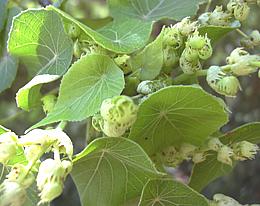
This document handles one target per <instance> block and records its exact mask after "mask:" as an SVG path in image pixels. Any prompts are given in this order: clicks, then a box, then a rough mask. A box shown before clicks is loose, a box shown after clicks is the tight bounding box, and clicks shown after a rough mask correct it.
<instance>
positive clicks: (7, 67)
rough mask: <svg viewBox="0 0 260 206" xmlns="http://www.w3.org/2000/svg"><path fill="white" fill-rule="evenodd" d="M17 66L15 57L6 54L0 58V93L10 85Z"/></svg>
mask: <svg viewBox="0 0 260 206" xmlns="http://www.w3.org/2000/svg"><path fill="white" fill-rule="evenodd" d="M17 68H18V61H17V60H16V58H14V57H12V56H10V55H6V56H4V57H2V58H1V59H0V93H1V92H2V91H4V90H6V89H7V88H10V87H11V85H12V83H13V81H14V79H15V76H16V72H17Z"/></svg>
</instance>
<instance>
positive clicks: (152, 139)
mask: <svg viewBox="0 0 260 206" xmlns="http://www.w3.org/2000/svg"><path fill="white" fill-rule="evenodd" d="M227 120H228V117H227V113H226V111H225V105H224V103H223V102H220V101H219V99H218V98H216V97H214V96H212V95H210V94H208V93H206V92H205V91H204V90H203V89H201V88H200V87H197V86H171V87H167V88H165V89H162V90H160V91H158V92H156V93H154V94H152V95H151V96H149V97H148V98H147V99H146V100H145V101H144V102H143V103H142V104H141V105H140V107H139V111H138V115H137V120H136V122H135V123H134V125H133V127H132V129H131V132H130V139H132V140H134V141H136V142H137V143H139V144H140V145H141V146H142V147H143V148H144V149H145V151H146V152H147V153H148V154H153V153H155V152H157V151H160V150H161V149H163V148H165V147H167V146H169V145H175V146H179V145H180V144H181V143H182V142H187V143H191V144H194V145H201V144H203V143H204V141H205V140H206V139H207V137H208V136H209V135H210V134H212V133H213V132H215V131H216V130H218V129H219V128H220V127H221V126H222V125H224V124H225V123H226V122H227Z"/></svg>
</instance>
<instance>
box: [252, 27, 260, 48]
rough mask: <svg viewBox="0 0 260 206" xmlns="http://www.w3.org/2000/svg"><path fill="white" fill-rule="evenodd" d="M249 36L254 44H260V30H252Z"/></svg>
mask: <svg viewBox="0 0 260 206" xmlns="http://www.w3.org/2000/svg"><path fill="white" fill-rule="evenodd" d="M250 38H251V40H252V41H253V43H255V45H259V44H260V32H259V31H258V30H254V31H252V32H251V34H250Z"/></svg>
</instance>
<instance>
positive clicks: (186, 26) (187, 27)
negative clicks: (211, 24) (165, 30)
mask: <svg viewBox="0 0 260 206" xmlns="http://www.w3.org/2000/svg"><path fill="white" fill-rule="evenodd" d="M174 27H175V28H177V29H178V30H179V31H180V33H181V35H183V36H189V35H190V34H192V33H193V32H194V31H195V30H196V29H197V28H198V23H197V22H196V21H195V22H192V21H191V20H190V17H186V18H184V19H182V20H181V21H180V22H178V23H177V24H175V25H174Z"/></svg>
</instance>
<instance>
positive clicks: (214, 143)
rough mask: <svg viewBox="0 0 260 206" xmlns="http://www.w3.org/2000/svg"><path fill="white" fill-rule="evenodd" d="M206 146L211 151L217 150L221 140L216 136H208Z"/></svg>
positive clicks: (220, 145)
mask: <svg viewBox="0 0 260 206" xmlns="http://www.w3.org/2000/svg"><path fill="white" fill-rule="evenodd" d="M207 146H208V148H209V149H210V150H213V151H218V150H219V149H220V148H221V147H222V146H223V144H222V142H220V140H219V139H218V138H216V137H213V138H210V139H209V141H208V145H207Z"/></svg>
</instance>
